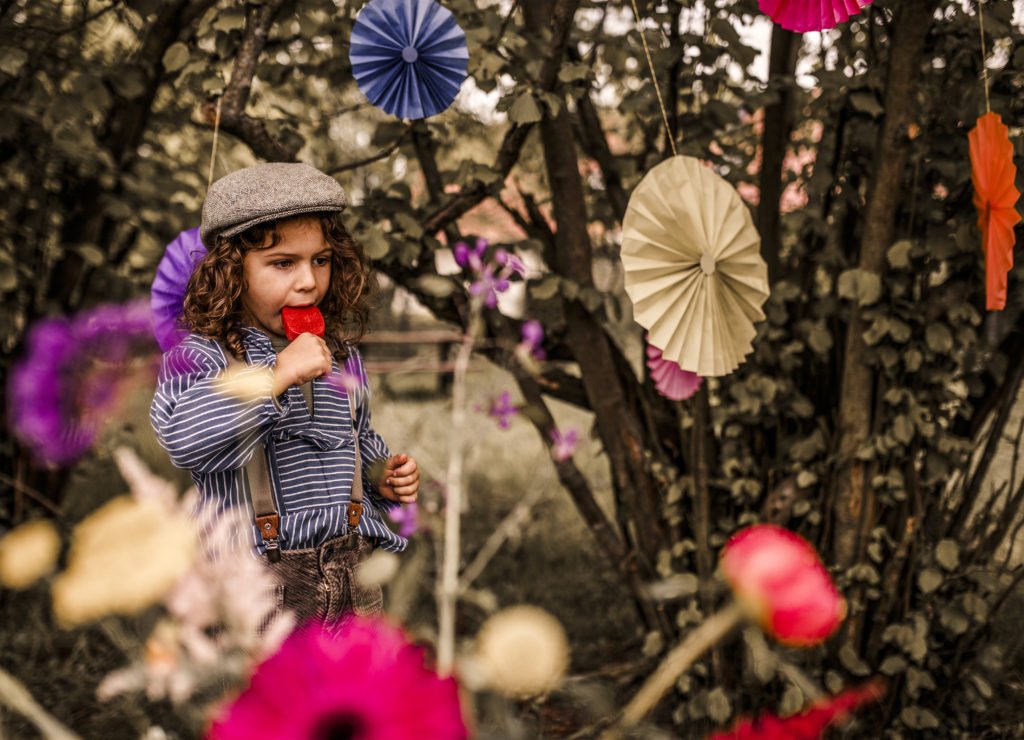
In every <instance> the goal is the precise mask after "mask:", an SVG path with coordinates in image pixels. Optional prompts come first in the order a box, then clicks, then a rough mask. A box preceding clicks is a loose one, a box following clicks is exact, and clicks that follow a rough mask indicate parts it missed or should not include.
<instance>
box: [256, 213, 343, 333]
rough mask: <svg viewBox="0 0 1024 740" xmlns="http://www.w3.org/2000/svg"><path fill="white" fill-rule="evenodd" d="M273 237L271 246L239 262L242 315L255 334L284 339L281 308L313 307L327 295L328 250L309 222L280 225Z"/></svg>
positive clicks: (316, 223) (314, 222)
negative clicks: (279, 336)
mask: <svg viewBox="0 0 1024 740" xmlns="http://www.w3.org/2000/svg"><path fill="white" fill-rule="evenodd" d="M277 233H278V235H279V236H280V239H279V241H278V243H277V245H276V246H274V247H271V248H269V249H254V250H251V251H250V252H247V253H246V255H245V257H244V258H243V262H242V274H243V276H244V279H245V282H244V285H245V288H244V290H243V291H242V310H243V313H244V315H245V318H246V319H247V320H248V321H249V322H250V323H252V325H253V326H255V327H256V328H258V329H262V330H263V331H265V332H268V333H271V334H278V335H281V336H284V325H283V324H282V322H281V309H282V308H284V307H285V306H295V307H298V306H315V305H317V304H319V303H320V301H321V300H323V297H324V296H325V295H326V294H327V289H328V286H330V284H331V247H330V245H329V244H328V243H327V241H326V240H325V239H324V235H323V232H322V231H321V229H320V222H319V220H317V219H315V218H301V219H295V220H291V221H286V222H285V223H283V224H279V225H278V226H277ZM270 239H271V237H270V235H268V236H267V241H266V242H265V243H266V244H269V243H270Z"/></svg>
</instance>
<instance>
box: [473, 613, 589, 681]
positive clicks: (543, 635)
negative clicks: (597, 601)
mask: <svg viewBox="0 0 1024 740" xmlns="http://www.w3.org/2000/svg"><path fill="white" fill-rule="evenodd" d="M471 661H472V663H473V667H474V668H476V669H478V670H479V672H480V674H481V676H480V679H481V681H482V683H483V684H484V685H485V686H487V687H488V688H491V689H493V690H495V691H498V692H499V693H502V694H506V695H508V696H513V697H523V698H525V697H529V696H536V695H537V694H543V693H546V692H548V691H550V690H551V689H553V688H555V687H556V686H557V685H558V684H559V682H560V681H561V680H562V678H563V677H564V676H565V671H566V669H567V668H568V667H569V641H568V639H567V638H566V636H565V630H564V629H563V628H562V625H561V624H560V623H559V621H558V620H557V619H555V618H554V617H553V616H551V615H550V614H548V613H547V612H546V611H544V610H543V609H540V608H538V607H535V606H529V605H525V604H524V605H521V606H514V607H511V608H509V609H504V610H502V611H500V612H498V613H497V614H495V615H493V616H492V617H490V618H489V619H488V620H487V621H486V622H485V623H484V625H483V627H481V628H480V632H479V634H477V636H476V652H475V654H474V655H473V657H472V658H471Z"/></svg>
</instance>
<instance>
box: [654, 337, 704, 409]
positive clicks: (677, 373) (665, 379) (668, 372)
mask: <svg viewBox="0 0 1024 740" xmlns="http://www.w3.org/2000/svg"><path fill="white" fill-rule="evenodd" d="M647 367H648V369H649V370H650V371H651V378H652V379H653V380H654V387H655V388H657V389H658V393H660V394H661V395H663V396H664V397H665V398H667V399H669V400H671V401H685V400H686V399H687V398H690V397H691V396H692V395H693V394H694V393H696V392H697V390H698V389H699V388H700V384H701V377H700V376H699V375H697V373H691V372H690V371H689V370H683V368H681V367H679V364H678V363H675V362H672V360H666V359H665V358H664V357H662V356H661V350H660V349H658V348H657V347H655V346H654V345H652V344H648V345H647Z"/></svg>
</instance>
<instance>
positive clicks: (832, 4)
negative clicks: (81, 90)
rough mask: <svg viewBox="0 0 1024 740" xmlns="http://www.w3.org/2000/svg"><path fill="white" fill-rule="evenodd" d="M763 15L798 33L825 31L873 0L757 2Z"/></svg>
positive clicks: (844, 20)
mask: <svg viewBox="0 0 1024 740" xmlns="http://www.w3.org/2000/svg"><path fill="white" fill-rule="evenodd" d="M757 2H758V5H760V6H761V12H763V13H765V14H766V15H768V16H769V17H770V18H771V19H772V20H773V21H775V22H776V23H778V24H779V25H780V26H782V27H783V28H785V29H787V30H789V31H795V32H796V33H806V32H808V31H824V30H825V29H827V28H835V27H836V26H837V25H838V24H840V23H845V22H846V21H847V20H849V18H850V16H851V15H856V14H857V13H859V12H860V10H861V8H863V7H865V6H867V5H870V4H871V0H757Z"/></svg>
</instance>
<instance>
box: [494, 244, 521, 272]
mask: <svg viewBox="0 0 1024 740" xmlns="http://www.w3.org/2000/svg"><path fill="white" fill-rule="evenodd" d="M494 261H495V262H497V263H498V264H499V265H501V266H502V267H504V268H506V269H507V270H510V271H511V272H514V273H516V274H517V275H519V277H526V265H525V264H523V261H522V260H521V259H519V258H518V257H516V256H515V255H514V254H512V253H511V252H509V251H507V250H505V249H502V248H500V247H499V248H498V249H497V250H495V252H494Z"/></svg>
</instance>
